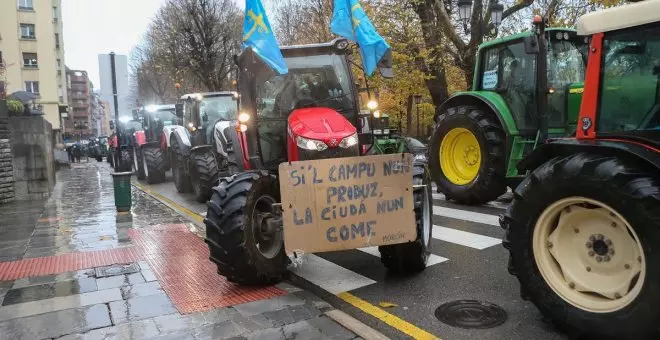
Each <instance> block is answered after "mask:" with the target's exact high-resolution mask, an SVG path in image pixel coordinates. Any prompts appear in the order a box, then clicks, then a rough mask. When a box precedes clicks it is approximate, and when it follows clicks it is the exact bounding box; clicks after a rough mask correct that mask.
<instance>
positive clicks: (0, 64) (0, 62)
mask: <svg viewBox="0 0 660 340" xmlns="http://www.w3.org/2000/svg"><path fill="white" fill-rule="evenodd" d="M4 65H5V62H4V61H3V60H2V51H0V66H4Z"/></svg>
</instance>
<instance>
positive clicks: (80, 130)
mask: <svg viewBox="0 0 660 340" xmlns="http://www.w3.org/2000/svg"><path fill="white" fill-rule="evenodd" d="M66 78H67V96H68V98H69V115H68V117H67V119H65V120H64V138H65V139H66V140H81V139H86V138H89V137H90V136H93V135H94V132H93V124H94V122H93V120H92V103H91V95H92V85H91V83H90V81H89V76H88V75H87V71H83V70H71V69H69V68H66Z"/></svg>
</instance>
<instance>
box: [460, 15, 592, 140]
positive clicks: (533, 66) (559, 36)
mask: <svg viewBox="0 0 660 340" xmlns="http://www.w3.org/2000/svg"><path fill="white" fill-rule="evenodd" d="M538 34H543V35H544V40H545V41H546V53H547V57H546V65H547V66H546V65H540V63H538V62H537V59H538V58H537V56H538V55H539V48H538V44H539V43H540V41H539V40H540V39H538V37H537V35H538ZM587 47H588V39H585V38H584V37H579V36H578V35H577V33H576V32H575V30H570V29H561V28H550V29H548V30H545V33H541V32H534V31H529V32H523V33H521V34H519V35H514V36H510V37H506V38H500V39H496V40H493V41H491V42H488V43H485V44H483V45H482V46H481V47H480V48H479V53H478V59H479V63H478V65H477V73H476V77H478V78H479V81H477V82H474V84H473V91H492V92H495V93H498V94H499V95H500V96H501V98H502V99H503V101H504V104H506V106H508V109H509V110H510V113H511V118H513V120H514V121H515V124H516V127H517V129H518V131H519V132H520V134H522V135H530V136H536V134H537V132H538V130H539V114H540V112H539V109H538V107H539V102H538V101H539V94H538V89H539V88H540V87H541V86H542V85H541V84H540V82H539V80H542V79H539V76H538V73H539V72H542V73H543V70H542V69H541V68H540V66H546V67H547V71H546V72H545V73H546V74H545V76H546V77H547V78H546V80H547V88H548V105H547V115H548V128H550V129H554V131H553V133H555V134H557V133H560V134H563V133H564V129H566V127H567V125H570V126H572V127H573V130H574V129H575V126H576V124H577V114H578V110H579V108H580V101H581V99H582V92H583V87H584V73H585V69H586V64H587Z"/></svg>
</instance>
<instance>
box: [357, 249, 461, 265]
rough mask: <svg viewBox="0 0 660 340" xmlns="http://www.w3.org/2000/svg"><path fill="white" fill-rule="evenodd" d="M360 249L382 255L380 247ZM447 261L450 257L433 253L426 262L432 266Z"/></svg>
mask: <svg viewBox="0 0 660 340" xmlns="http://www.w3.org/2000/svg"><path fill="white" fill-rule="evenodd" d="M358 250H361V251H363V252H365V253H367V254H371V255H373V256H376V257H380V251H378V247H365V248H358ZM445 261H449V259H447V258H444V257H442V256H438V255H435V254H431V256H430V257H429V260H428V262H426V266H427V267H430V266H432V265H434V264H438V263H442V262H445Z"/></svg>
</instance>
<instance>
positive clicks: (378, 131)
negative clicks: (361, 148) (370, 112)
mask: <svg viewBox="0 0 660 340" xmlns="http://www.w3.org/2000/svg"><path fill="white" fill-rule="evenodd" d="M371 133H373V134H374V135H382V134H383V130H381V129H373V130H371Z"/></svg>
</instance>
